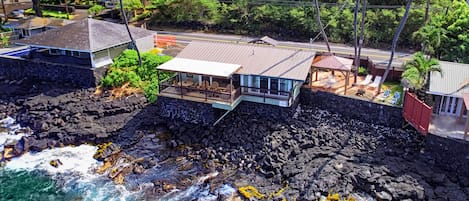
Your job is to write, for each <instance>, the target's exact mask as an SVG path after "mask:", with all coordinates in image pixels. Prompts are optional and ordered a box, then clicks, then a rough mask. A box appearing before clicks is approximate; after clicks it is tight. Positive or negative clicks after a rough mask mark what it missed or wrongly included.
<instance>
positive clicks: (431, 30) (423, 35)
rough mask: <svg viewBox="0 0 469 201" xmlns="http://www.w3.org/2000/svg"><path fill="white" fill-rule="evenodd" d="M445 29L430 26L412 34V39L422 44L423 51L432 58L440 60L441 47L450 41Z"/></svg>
mask: <svg viewBox="0 0 469 201" xmlns="http://www.w3.org/2000/svg"><path fill="white" fill-rule="evenodd" d="M447 33H448V31H447V30H445V29H444V28H443V27H440V26H435V25H433V24H428V25H425V26H423V27H421V28H420V29H419V30H418V31H416V32H414V33H413V34H412V38H414V39H415V40H416V41H419V42H421V43H422V51H423V52H424V53H426V54H430V56H432V57H436V58H438V59H439V58H440V56H441V46H442V44H444V42H445V41H447V40H448V36H447V35H446V34H447Z"/></svg>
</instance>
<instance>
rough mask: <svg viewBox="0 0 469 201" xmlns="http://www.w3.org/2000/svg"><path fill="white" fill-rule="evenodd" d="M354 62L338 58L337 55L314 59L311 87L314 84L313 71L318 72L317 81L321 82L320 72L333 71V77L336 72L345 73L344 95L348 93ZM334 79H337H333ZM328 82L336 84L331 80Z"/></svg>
mask: <svg viewBox="0 0 469 201" xmlns="http://www.w3.org/2000/svg"><path fill="white" fill-rule="evenodd" d="M352 64H353V60H351V59H346V58H343V57H338V56H335V55H324V56H318V57H316V58H315V59H314V61H313V64H312V65H311V71H310V75H311V80H310V81H311V82H310V83H311V86H313V85H312V83H313V70H314V71H315V72H316V75H315V81H318V80H319V78H318V77H319V76H318V75H319V70H332V75H334V71H341V72H345V86H344V95H345V94H346V93H347V86H348V85H349V78H350V72H351V71H352ZM333 79H335V78H334V77H333ZM328 82H332V83H335V80H334V81H331V80H329V81H328Z"/></svg>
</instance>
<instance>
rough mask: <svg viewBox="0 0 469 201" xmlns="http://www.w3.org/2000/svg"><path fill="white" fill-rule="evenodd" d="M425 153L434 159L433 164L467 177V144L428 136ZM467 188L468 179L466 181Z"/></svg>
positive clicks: (468, 169) (466, 142)
mask: <svg viewBox="0 0 469 201" xmlns="http://www.w3.org/2000/svg"><path fill="white" fill-rule="evenodd" d="M426 141H427V142H426V144H425V151H426V152H428V154H429V155H431V156H432V158H434V161H432V162H433V163H437V165H438V166H440V167H442V168H445V169H446V170H448V171H453V172H455V173H457V174H459V175H467V176H469V168H467V167H469V142H468V141H464V140H458V139H451V138H443V137H440V136H436V135H432V134H429V135H428V136H427V138H426ZM466 182H467V183H466V184H465V185H466V186H469V178H468V179H467V180H466Z"/></svg>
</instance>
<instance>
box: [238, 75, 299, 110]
mask: <svg viewBox="0 0 469 201" xmlns="http://www.w3.org/2000/svg"><path fill="white" fill-rule="evenodd" d="M263 78H266V79H267V83H268V85H267V89H268V90H271V89H272V86H271V84H272V82H271V79H277V80H278V81H277V90H281V91H292V92H293V93H292V97H293V100H296V98H297V97H298V94H299V93H300V87H301V84H302V83H303V82H300V81H296V80H289V79H280V78H270V77H263ZM260 82H261V77H260V76H253V75H240V85H241V86H247V87H257V88H259V87H260V86H261V83H260ZM292 89H293V90H292ZM241 94H242V95H243V96H245V97H243V100H245V101H252V102H256V103H265V104H271V105H277V106H282V107H290V106H291V104H292V102H289V101H281V100H276V99H274V98H268V99H266V100H265V101H264V98H263V97H258V96H255V95H253V94H258V95H260V96H263V95H264V93H262V92H261V91H260V90H256V89H247V88H244V89H243V90H242V91H241ZM266 95H269V96H271V97H272V96H278V97H281V98H288V94H283V95H282V94H279V95H275V94H270V91H268V92H267V93H266Z"/></svg>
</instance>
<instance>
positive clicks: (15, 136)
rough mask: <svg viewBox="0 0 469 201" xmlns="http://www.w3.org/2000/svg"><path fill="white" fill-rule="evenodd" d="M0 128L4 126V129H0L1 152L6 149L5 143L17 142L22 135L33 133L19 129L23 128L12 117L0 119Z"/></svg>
mask: <svg viewBox="0 0 469 201" xmlns="http://www.w3.org/2000/svg"><path fill="white" fill-rule="evenodd" d="M0 128H3V129H2V130H3V131H0V152H1V151H3V150H4V146H5V144H9V143H12V142H17V141H18V140H21V138H22V137H24V136H29V135H31V133H29V132H20V131H19V130H20V129H23V128H22V127H21V126H20V125H19V124H16V121H15V119H13V118H11V117H7V118H5V119H0Z"/></svg>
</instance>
